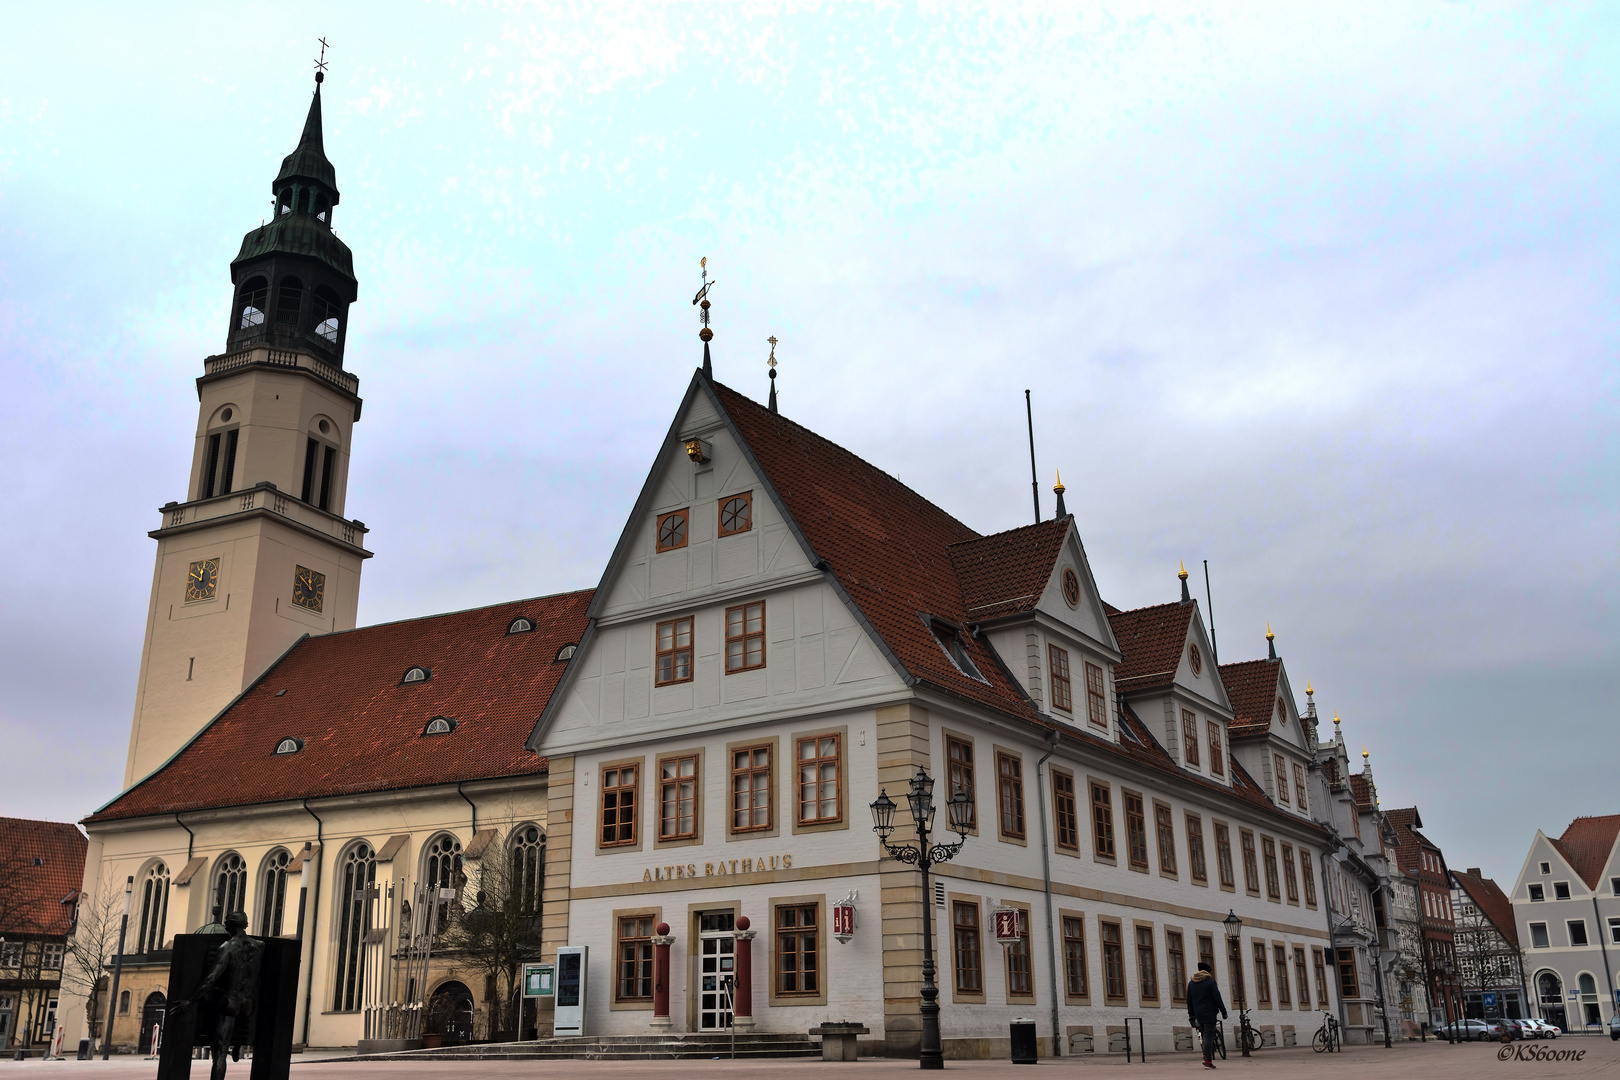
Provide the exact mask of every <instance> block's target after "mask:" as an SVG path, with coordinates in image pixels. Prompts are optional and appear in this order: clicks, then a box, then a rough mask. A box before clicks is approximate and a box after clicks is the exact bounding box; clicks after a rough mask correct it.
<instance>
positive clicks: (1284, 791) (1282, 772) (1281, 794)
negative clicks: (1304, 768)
mask: <svg viewBox="0 0 1620 1080" xmlns="http://www.w3.org/2000/svg"><path fill="white" fill-rule="evenodd" d="M1271 763H1272V766H1273V768H1274V769H1275V770H1276V778H1277V801H1278V802H1281V803H1284V804H1287V803H1289V802H1292V801H1293V800H1292V799H1290V798H1289V797H1288V762H1287V761H1285V760H1284V759H1283V756H1282V755H1281V754H1272V755H1271Z"/></svg>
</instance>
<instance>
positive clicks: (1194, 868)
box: [1187, 814, 1209, 885]
mask: <svg viewBox="0 0 1620 1080" xmlns="http://www.w3.org/2000/svg"><path fill="white" fill-rule="evenodd" d="M1187 872H1188V873H1189V874H1191V875H1192V879H1193V880H1194V881H1195V882H1197V883H1198V884H1200V885H1203V884H1206V883H1207V882H1208V881H1209V865H1208V863H1206V862H1205V860H1204V822H1203V819H1202V818H1200V817H1199V816H1198V815H1197V814H1188V815H1187Z"/></svg>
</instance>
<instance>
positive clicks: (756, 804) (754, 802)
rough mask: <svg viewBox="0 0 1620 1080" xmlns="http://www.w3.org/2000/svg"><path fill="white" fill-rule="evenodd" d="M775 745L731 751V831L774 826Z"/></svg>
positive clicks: (747, 747) (745, 747)
mask: <svg viewBox="0 0 1620 1080" xmlns="http://www.w3.org/2000/svg"><path fill="white" fill-rule="evenodd" d="M771 805H772V800H771V746H770V744H769V743H765V744H763V745H761V746H744V747H740V748H738V749H734V750H732V752H731V831H732V832H753V831H755V830H757V829H769V828H770V827H771Z"/></svg>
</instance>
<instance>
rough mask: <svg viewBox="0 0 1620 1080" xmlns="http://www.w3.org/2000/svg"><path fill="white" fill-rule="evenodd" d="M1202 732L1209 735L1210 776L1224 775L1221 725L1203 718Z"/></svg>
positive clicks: (1224, 763)
mask: <svg viewBox="0 0 1620 1080" xmlns="http://www.w3.org/2000/svg"><path fill="white" fill-rule="evenodd" d="M1204 732H1205V733H1206V734H1207V735H1208V736H1209V773H1210V775H1211V776H1225V775H1226V755H1225V753H1224V751H1223V741H1222V739H1221V725H1219V724H1217V723H1216V722H1215V721H1213V720H1205V721H1204Z"/></svg>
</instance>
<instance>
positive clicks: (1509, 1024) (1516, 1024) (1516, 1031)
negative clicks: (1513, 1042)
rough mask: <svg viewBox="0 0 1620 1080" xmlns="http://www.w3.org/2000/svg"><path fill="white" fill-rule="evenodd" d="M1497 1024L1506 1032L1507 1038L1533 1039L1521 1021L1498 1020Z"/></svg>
mask: <svg viewBox="0 0 1620 1080" xmlns="http://www.w3.org/2000/svg"><path fill="white" fill-rule="evenodd" d="M1498 1023H1500V1024H1501V1025H1502V1030H1503V1031H1505V1032H1507V1033H1508V1037H1509V1038H1511V1039H1533V1038H1535V1036H1534V1035H1532V1034H1531V1033H1530V1032H1529V1030H1528V1029H1526V1028H1525V1026H1524V1021H1523V1020H1500V1021H1498Z"/></svg>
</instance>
